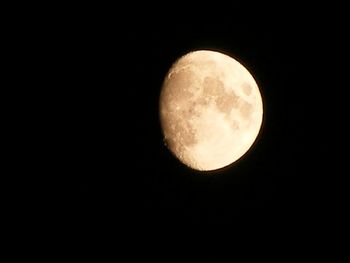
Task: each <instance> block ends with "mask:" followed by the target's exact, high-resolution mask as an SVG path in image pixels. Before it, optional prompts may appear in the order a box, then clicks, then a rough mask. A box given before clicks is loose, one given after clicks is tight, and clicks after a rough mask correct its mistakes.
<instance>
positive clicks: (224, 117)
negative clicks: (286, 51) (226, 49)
mask: <svg viewBox="0 0 350 263" xmlns="http://www.w3.org/2000/svg"><path fill="white" fill-rule="evenodd" d="M262 114H263V106H262V99H261V95H260V92H259V89H258V86H257V84H256V82H255V80H254V78H253V77H252V76H251V74H250V73H249V72H248V70H246V69H245V68H244V67H243V66H242V65H241V64H240V63H239V62H237V61H236V60H234V59H233V58H231V57H229V56H226V55H224V54H221V53H218V52H213V51H196V52H192V53H189V54H187V55H185V56H183V57H181V58H180V59H179V60H178V61H176V62H175V63H174V64H173V66H172V67H171V68H170V70H169V72H168V74H167V75H166V77H165V80H164V83H163V87H162V91H161V96H160V119H161V125H162V130H163V135H164V140H165V143H166V145H167V147H168V148H169V149H170V151H171V152H172V153H173V154H174V155H175V156H176V157H177V158H178V159H180V161H182V162H183V163H184V164H186V165H187V166H189V167H191V168H194V169H197V170H215V169H219V168H222V167H224V166H227V165H229V164H231V163H233V162H234V161H236V160H237V159H239V158H240V157H241V156H242V155H243V154H244V153H245V152H246V151H248V149H249V148H250V147H251V145H252V144H253V142H254V141H255V139H256V137H257V135H258V133H259V130H260V127H261V123H262Z"/></svg>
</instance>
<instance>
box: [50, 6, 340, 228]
mask: <svg viewBox="0 0 350 263" xmlns="http://www.w3.org/2000/svg"><path fill="white" fill-rule="evenodd" d="M142 8H143V7H142V6H141V7H139V9H138V10H139V13H136V12H130V13H128V12H129V11H125V12H126V14H129V15H125V16H124V17H122V16H119V15H116V14H111V11H109V12H106V13H104V12H103V11H101V12H98V14H95V13H89V14H80V15H79V16H72V17H71V18H70V20H69V21H70V22H69V23H68V22H67V23H65V24H63V25H62V24H58V25H56V26H55V28H56V29H55V30H59V31H60V36H62V37H61V38H57V40H55V41H56V42H55V45H57V46H59V47H60V48H59V49H57V52H56V55H57V59H58V61H60V63H61V64H62V65H64V67H63V66H62V68H61V71H60V72H61V77H60V81H62V82H63V83H68V84H66V85H65V88H64V90H63V91H61V95H59V97H60V98H62V104H63V106H62V108H60V109H61V110H60V111H58V112H57V116H60V118H61V122H62V123H64V126H62V127H61V128H60V129H62V131H60V132H61V134H63V136H61V137H60V138H61V139H58V140H59V143H58V144H59V147H60V148H62V149H63V150H64V151H65V154H64V155H62V156H61V157H60V158H61V159H60V162H61V163H62V165H60V166H59V170H60V172H61V175H63V179H62V178H61V179H59V180H61V181H62V182H63V184H64V185H65V186H67V185H68V188H67V187H64V188H63V189H68V190H62V194H63V197H59V198H58V199H59V204H60V205H61V206H62V207H65V208H64V209H66V211H67V214H69V215H71V216H72V217H73V218H74V217H76V218H94V219H97V220H102V221H103V220H107V221H109V220H111V221H113V220H119V219H125V222H133V223H135V224H139V225H142V226H145V227H147V226H148V225H154V224H162V225H163V224H165V225H169V226H171V225H177V224H184V225H190V224H197V223H199V224H201V223H213V224H221V223H226V224H234V223H235V222H236V221H237V220H241V219H244V220H245V219H249V220H253V222H254V221H258V220H259V221H261V220H266V221H269V222H275V221H276V222H282V223H283V222H285V223H290V222H294V221H303V220H307V221H308V220H309V221H312V220H314V219H315V218H316V217H318V216H319V215H320V214H323V213H324V210H323V209H325V208H324V206H325V202H326V201H325V200H327V196H325V192H327V191H328V192H332V190H331V189H330V188H327V187H326V185H327V183H326V180H329V179H326V178H325V177H323V176H322V173H323V171H325V172H327V169H328V168H327V166H326V165H325V164H326V161H325V160H326V158H325V156H326V155H327V152H328V150H329V146H330V142H329V141H327V140H325V139H324V135H325V134H326V133H327V132H328V130H329V128H327V127H325V126H324V121H323V120H324V119H327V118H328V116H327V111H326V110H325V109H324V107H323V105H324V104H323V102H324V101H325V100H326V99H327V98H328V95H327V93H326V89H327V87H329V82H328V81H329V80H328V79H327V78H326V76H327V70H326V69H325V68H324V67H323V65H324V64H325V59H328V60H329V59H330V57H329V56H324V55H323V56H321V55H320V52H325V48H326V47H327V44H326V41H325V40H326V39H329V36H330V34H332V30H331V29H327V28H326V27H325V24H326V23H325V22H324V20H323V17H322V15H319V14H318V13H317V12H316V11H315V10H314V9H312V8H311V9H310V8H309V9H304V8H302V7H291V6H289V7H282V6H277V7H276V6H275V7H274V8H272V9H271V8H270V7H267V6H259V7H256V8H254V9H253V11H254V12H248V10H250V9H249V7H248V6H244V5H234V4H230V5H225V6H216V7H215V8H213V9H212V7H209V6H208V7H205V6H204V7H203V9H205V10H201V12H195V15H194V14H193V12H194V11H193V10H194V9H193V8H192V9H185V10H183V11H181V12H180V13H178V11H177V10H174V9H169V8H164V10H163V11H162V12H160V11H156V10H153V11H152V12H149V11H147V12H146V11H145V12H143V11H141V10H142ZM128 10H129V9H128ZM180 10H181V8H180ZM186 10H187V12H186ZM120 12H122V13H123V9H121V10H120ZM112 13H113V12H112ZM198 49H210V50H217V51H221V52H224V53H226V54H229V55H232V56H233V57H235V58H236V59H238V60H239V61H240V62H241V63H243V64H244V65H245V66H246V67H247V68H248V69H249V70H250V71H251V72H252V74H253V75H254V77H255V79H256V81H257V83H258V85H259V87H260V89H261V93H262V95H263V100H264V114H265V115H264V123H263V128H262V130H261V133H260V135H259V138H258V140H257V141H256V143H255V144H254V147H253V148H252V149H251V151H250V152H249V153H248V154H247V155H246V156H244V157H243V158H242V159H241V160H240V161H239V162H237V163H236V164H235V165H233V166H230V167H228V168H225V169H223V170H222V171H218V172H216V173H212V174H211V173H209V175H204V176H203V175H202V174H201V173H199V172H196V171H193V170H191V169H189V168H187V167H185V166H184V165H182V164H181V163H180V162H179V161H177V160H176V159H175V158H174V157H173V156H172V155H171V153H170V152H169V151H168V150H167V149H166V147H165V146H164V144H163V142H162V136H161V130H160V123H159V118H158V99H159V92H160V89H161V85H162V81H163V78H164V76H165V74H166V72H167V70H168V69H169V67H170V66H171V64H172V63H173V62H174V61H175V60H176V59H177V58H179V57H180V56H182V55H183V54H185V53H187V52H189V51H193V50H198ZM332 50H334V49H332ZM326 53H327V52H326ZM322 54H325V53H322ZM329 103H332V102H329ZM321 128H322V132H320V129H321ZM63 150H62V151H63ZM329 187H330V186H329ZM321 188H322V189H321ZM327 189H328V190H327ZM60 198H61V199H60Z"/></svg>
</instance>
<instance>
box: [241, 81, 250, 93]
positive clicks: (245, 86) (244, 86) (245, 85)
mask: <svg viewBox="0 0 350 263" xmlns="http://www.w3.org/2000/svg"><path fill="white" fill-rule="evenodd" d="M242 89H243V92H244V94H245V95H247V96H249V95H250V94H251V93H252V86H250V85H249V83H247V82H244V83H243V84H242Z"/></svg>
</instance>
